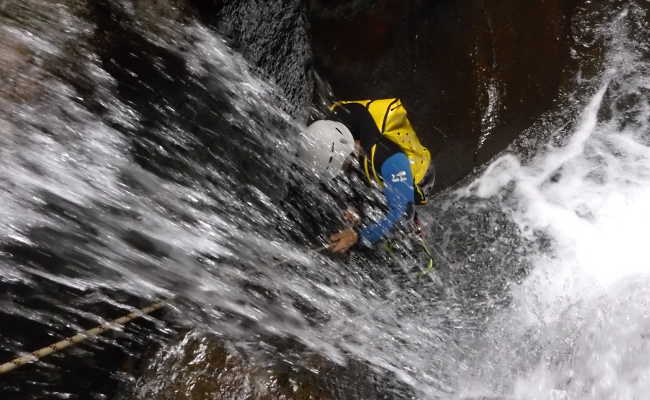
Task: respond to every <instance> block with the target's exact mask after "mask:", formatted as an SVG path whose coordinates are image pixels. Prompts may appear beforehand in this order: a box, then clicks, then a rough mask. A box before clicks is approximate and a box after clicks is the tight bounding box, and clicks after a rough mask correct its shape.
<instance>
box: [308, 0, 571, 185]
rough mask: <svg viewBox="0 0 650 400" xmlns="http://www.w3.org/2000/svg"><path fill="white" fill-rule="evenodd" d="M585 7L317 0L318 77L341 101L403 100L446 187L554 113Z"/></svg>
mask: <svg viewBox="0 0 650 400" xmlns="http://www.w3.org/2000/svg"><path fill="white" fill-rule="evenodd" d="M577 3H578V1H576V0H532V1H525V2H522V1H516V0H504V1H484V0H473V1H452V0H439V1H425V0H407V1H393V0H382V1H377V2H369V1H365V2H364V1H357V2H342V1H340V2H330V1H322V0H312V1H310V2H309V16H310V21H311V24H312V29H311V31H310V32H311V35H312V46H313V53H314V58H315V64H316V69H317V71H319V72H320V73H321V74H322V76H323V77H324V78H325V79H326V80H327V81H328V82H330V84H331V85H332V89H333V92H334V96H335V97H338V98H381V97H393V96H399V97H401V98H402V99H403V101H404V102H405V103H406V105H407V106H408V107H409V110H410V117H411V120H412V122H413V124H414V126H415V128H416V129H417V130H418V131H419V132H420V134H421V136H422V137H423V140H424V141H425V142H426V143H427V144H428V145H430V146H431V147H432V149H433V151H434V153H435V156H434V160H435V162H436V164H437V167H438V182H439V184H440V186H439V187H440V188H442V187H445V186H448V185H450V184H453V183H454V182H456V181H458V180H459V179H460V178H462V177H463V176H465V175H466V174H467V173H468V172H469V171H471V170H472V168H473V167H475V166H477V165H480V164H482V163H484V162H485V161H487V160H489V159H490V158H491V157H492V156H493V155H494V154H496V153H497V152H499V151H500V150H502V149H504V148H505V147H506V146H507V145H508V144H509V143H510V142H511V141H512V140H513V139H514V138H515V137H517V135H518V134H519V133H521V131H522V130H523V129H524V128H526V127H527V126H529V125H530V124H531V122H532V121H533V120H534V119H535V118H537V117H538V116H539V115H540V114H542V113H543V112H545V111H547V110H549V109H550V108H551V107H552V105H553V103H554V100H555V99H556V97H557V95H558V92H559V90H560V87H561V86H562V84H563V81H565V80H566V79H567V77H568V76H571V75H572V74H565V72H567V71H571V70H572V60H571V57H570V52H571V45H572V43H571V20H572V17H573V14H574V12H575V9H576V4H577Z"/></svg>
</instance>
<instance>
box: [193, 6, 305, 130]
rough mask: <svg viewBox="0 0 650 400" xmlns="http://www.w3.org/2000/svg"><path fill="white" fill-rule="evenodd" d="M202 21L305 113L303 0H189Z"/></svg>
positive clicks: (297, 110) (296, 110) (295, 110)
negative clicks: (222, 36)
mask: <svg viewBox="0 0 650 400" xmlns="http://www.w3.org/2000/svg"><path fill="white" fill-rule="evenodd" d="M190 3H194V4H195V6H196V7H197V8H198V9H199V11H200V12H199V15H200V17H201V18H202V19H203V21H204V22H206V23H208V24H209V25H211V26H213V27H215V28H216V29H217V30H218V31H219V32H220V33H221V34H223V35H224V37H225V38H226V39H227V40H228V42H229V44H230V45H231V46H232V47H233V48H235V49H236V50H238V51H239V52H241V53H242V55H243V56H244V57H245V58H246V59H247V60H248V62H250V63H251V64H252V65H253V66H255V67H257V71H258V72H259V73H260V74H261V75H262V76H264V77H265V78H267V79H269V80H270V81H272V82H275V83H276V84H277V85H278V86H279V87H280V89H281V90H282V95H283V96H284V97H285V98H286V99H288V100H289V103H290V104H291V106H290V107H289V109H287V110H286V111H288V112H289V113H290V114H292V115H293V116H294V117H298V118H300V117H303V116H304V113H305V110H306V109H307V108H308V107H309V105H310V104H311V99H312V93H313V87H314V83H313V73H312V66H311V58H312V54H311V46H310V43H309V36H308V34H307V20H306V15H305V8H304V6H303V2H302V1H301V0H272V1H259V0H231V1H228V0H223V1H218V0H215V1H212V2H205V1H200V0H191V1H190Z"/></svg>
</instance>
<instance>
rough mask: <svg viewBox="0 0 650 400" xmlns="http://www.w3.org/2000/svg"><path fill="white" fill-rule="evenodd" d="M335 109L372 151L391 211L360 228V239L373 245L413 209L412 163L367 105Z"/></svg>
mask: <svg viewBox="0 0 650 400" xmlns="http://www.w3.org/2000/svg"><path fill="white" fill-rule="evenodd" d="M332 111H333V113H334V117H335V118H336V119H337V120H339V121H340V122H342V123H343V124H345V125H346V126H347V127H348V129H350V132H351V133H352V136H354V139H355V140H359V141H360V143H361V146H362V147H363V149H364V152H365V153H366V154H371V153H372V154H373V159H372V164H373V166H374V170H375V171H376V173H378V175H379V176H378V178H380V180H381V183H382V186H383V193H384V196H385V197H386V203H387V205H388V211H387V212H386V214H385V215H384V217H383V218H382V219H381V220H379V221H378V222H376V223H371V224H367V225H364V226H363V227H362V229H361V230H360V232H359V237H360V241H361V243H362V244H365V245H372V244H374V243H376V242H377V241H379V240H380V239H382V238H383V237H385V236H386V235H387V234H388V233H389V232H390V231H391V230H392V229H393V227H394V226H395V224H397V223H398V222H399V221H400V220H402V219H405V218H406V217H407V215H409V213H410V209H411V208H412V206H413V204H414V201H415V185H414V180H413V173H412V171H411V164H410V162H409V158H408V157H407V156H406V154H405V153H404V152H403V151H402V149H401V148H400V147H399V146H398V145H397V144H395V143H394V142H392V141H391V140H388V139H387V138H385V137H383V136H382V135H381V133H380V132H379V130H378V128H377V125H376V123H375V122H374V120H373V118H372V116H371V115H370V113H369V112H368V111H367V109H366V107H364V106H363V105H361V104H358V103H347V104H340V105H337V106H336V107H334V109H333V110H332ZM371 149H372V151H371Z"/></svg>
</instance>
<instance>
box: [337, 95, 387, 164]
mask: <svg viewBox="0 0 650 400" xmlns="http://www.w3.org/2000/svg"><path fill="white" fill-rule="evenodd" d="M332 114H333V115H332V117H333V118H334V119H335V120H337V121H339V122H341V123H343V124H344V125H345V126H347V127H348V129H349V130H350V132H351V133H352V136H353V137H354V140H359V141H360V142H361V146H362V147H363V149H364V150H365V151H366V152H368V151H369V150H370V148H371V147H372V146H373V145H374V144H375V143H377V141H378V140H379V139H380V138H381V134H380V132H379V129H377V125H376V124H375V121H374V120H373V119H372V116H371V115H370V113H369V112H368V110H367V109H366V107H364V106H363V105H362V104H359V103H347V104H338V105H337V106H336V107H334V110H333V111H332Z"/></svg>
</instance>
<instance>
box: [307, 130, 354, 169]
mask: <svg viewBox="0 0 650 400" xmlns="http://www.w3.org/2000/svg"><path fill="white" fill-rule="evenodd" d="M302 137H303V139H304V140H303V142H302V143H301V146H300V149H299V152H298V157H299V158H300V159H301V160H302V162H304V163H305V165H306V166H307V167H308V168H310V169H312V170H313V171H314V172H315V173H316V174H317V175H318V176H319V177H320V178H322V179H330V178H333V177H334V176H336V175H337V174H338V173H339V172H340V170H341V168H342V167H343V163H344V162H345V160H346V159H347V158H348V156H349V155H350V154H351V153H352V152H354V138H353V137H352V133H350V130H349V129H348V128H347V127H346V126H345V125H343V124H342V123H340V122H336V121H329V120H319V121H316V122H314V123H313V124H311V125H309V127H307V130H306V131H305V132H304V133H303V135H302Z"/></svg>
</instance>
